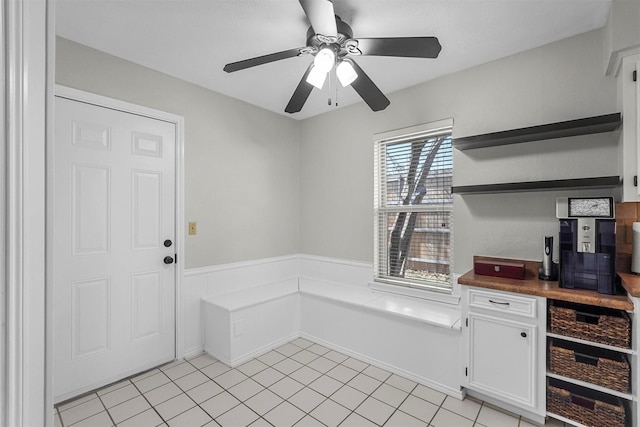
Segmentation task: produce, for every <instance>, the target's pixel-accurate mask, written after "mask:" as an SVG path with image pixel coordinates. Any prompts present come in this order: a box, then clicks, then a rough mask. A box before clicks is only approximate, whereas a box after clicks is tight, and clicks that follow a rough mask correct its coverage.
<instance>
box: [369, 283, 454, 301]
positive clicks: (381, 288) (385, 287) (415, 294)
mask: <svg viewBox="0 0 640 427" xmlns="http://www.w3.org/2000/svg"><path fill="white" fill-rule="evenodd" d="M456 282H457V277H454V283H456ZM369 289H371V290H372V291H377V292H384V293H389V294H396V295H399V296H405V297H411V298H420V299H424V300H429V301H434V302H439V303H442V304H450V305H455V306H460V296H458V295H452V294H446V293H444V292H436V291H429V290H426V289H417V288H410V287H408V286H400V285H391V284H389V283H384V282H369Z"/></svg>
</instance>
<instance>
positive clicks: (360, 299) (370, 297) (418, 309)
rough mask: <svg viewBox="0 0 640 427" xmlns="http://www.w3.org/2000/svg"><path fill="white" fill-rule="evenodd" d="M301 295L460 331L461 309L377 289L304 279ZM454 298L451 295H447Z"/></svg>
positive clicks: (451, 305) (436, 301)
mask: <svg viewBox="0 0 640 427" xmlns="http://www.w3.org/2000/svg"><path fill="white" fill-rule="evenodd" d="M300 292H301V293H302V294H303V295H305V294H306V295H311V296H315V297H319V298H323V299H328V300H332V301H336V302H340V303H343V304H350V305H355V306H358V307H363V308H367V309H369V310H375V311H378V312H381V313H386V314H390V315H393V316H398V317H403V318H406V319H411V320H415V321H419V322H421V323H426V324H430V325H433V326H438V327H442V328H446V329H453V330H460V317H461V314H460V307H459V305H455V304H451V303H449V304H443V303H442V301H438V300H435V299H433V298H432V299H430V300H427V299H425V298H422V299H416V298H415V297H410V296H409V295H393V294H390V293H389V292H379V291H375V290H373V289H366V288H361V289H358V288H353V287H350V286H343V285H336V284H331V283H328V282H324V281H318V280H314V279H310V278H301V279H300ZM447 296H448V297H449V298H452V297H451V296H450V295H447Z"/></svg>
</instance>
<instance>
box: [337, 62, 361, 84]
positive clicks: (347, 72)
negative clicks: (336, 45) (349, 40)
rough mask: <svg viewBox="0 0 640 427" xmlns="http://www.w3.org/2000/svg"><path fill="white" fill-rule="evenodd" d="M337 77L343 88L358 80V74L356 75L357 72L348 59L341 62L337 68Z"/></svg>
mask: <svg viewBox="0 0 640 427" xmlns="http://www.w3.org/2000/svg"><path fill="white" fill-rule="evenodd" d="M336 75H337V76H338V80H340V84H341V85H342V87H347V86H349V85H350V84H351V83H353V81H354V80H355V79H357V78H358V73H356V70H355V69H354V68H353V65H351V62H350V61H349V60H348V59H343V60H342V61H340V63H339V64H338V66H337V67H336Z"/></svg>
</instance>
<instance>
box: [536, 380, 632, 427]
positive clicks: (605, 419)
mask: <svg viewBox="0 0 640 427" xmlns="http://www.w3.org/2000/svg"><path fill="white" fill-rule="evenodd" d="M547 410H548V411H549V412H551V413H553V414H556V415H560V416H562V417H565V418H568V419H570V420H573V421H577V422H579V423H581V424H584V425H585V426H587V427H604V426H606V427H625V418H626V413H625V408H624V406H622V404H621V403H620V404H618V405H613V404H610V403H606V402H602V401H600V400H594V399H589V398H585V397H582V396H580V395H578V394H575V393H571V392H570V391H568V390H564V389H561V388H557V387H553V386H551V385H549V386H547Z"/></svg>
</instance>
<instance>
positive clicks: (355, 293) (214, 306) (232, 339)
mask: <svg viewBox="0 0 640 427" xmlns="http://www.w3.org/2000/svg"><path fill="white" fill-rule="evenodd" d="M300 296H307V297H313V298H320V299H323V300H326V301H328V302H331V303H332V304H338V305H346V306H350V307H353V308H357V309H361V310H366V311H370V312H373V313H378V314H379V315H387V316H394V317H398V318H402V319H405V320H407V321H411V322H417V323H422V324H426V325H430V326H436V327H440V328H445V329H450V330H459V329H460V309H459V308H458V307H457V306H452V305H447V304H442V303H438V302H432V301H428V300H420V299H416V298H407V297H402V296H398V295H393V294H388V293H383V292H376V291H373V290H371V289H369V288H365V287H357V286H351V285H344V284H336V283H330V282H326V281H321V280H314V279H309V278H300V279H290V280H286V281H282V282H276V283H271V284H266V285H260V286H256V287H253V288H249V289H244V290H242V291H238V292H232V293H228V294H224V295H218V296H211V297H206V298H203V300H202V312H203V322H204V349H205V351H206V352H207V353H209V354H211V355H212V356H214V357H216V358H217V359H219V360H221V361H222V362H224V363H226V364H227V365H229V366H237V365H239V364H241V363H243V362H245V361H247V360H249V359H251V358H253V357H256V356H258V355H260V354H262V353H264V352H266V351H268V350H270V349H272V348H274V347H277V346H278V345H280V344H283V343H285V342H288V341H290V340H292V339H294V338H296V337H298V336H300V335H304V330H302V329H301V316H307V317H309V318H311V317H313V313H309V312H307V313H301V312H300V301H299V297H300ZM316 315H320V316H322V315H327V316H331V310H329V312H327V313H316ZM345 326H346V325H345Z"/></svg>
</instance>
